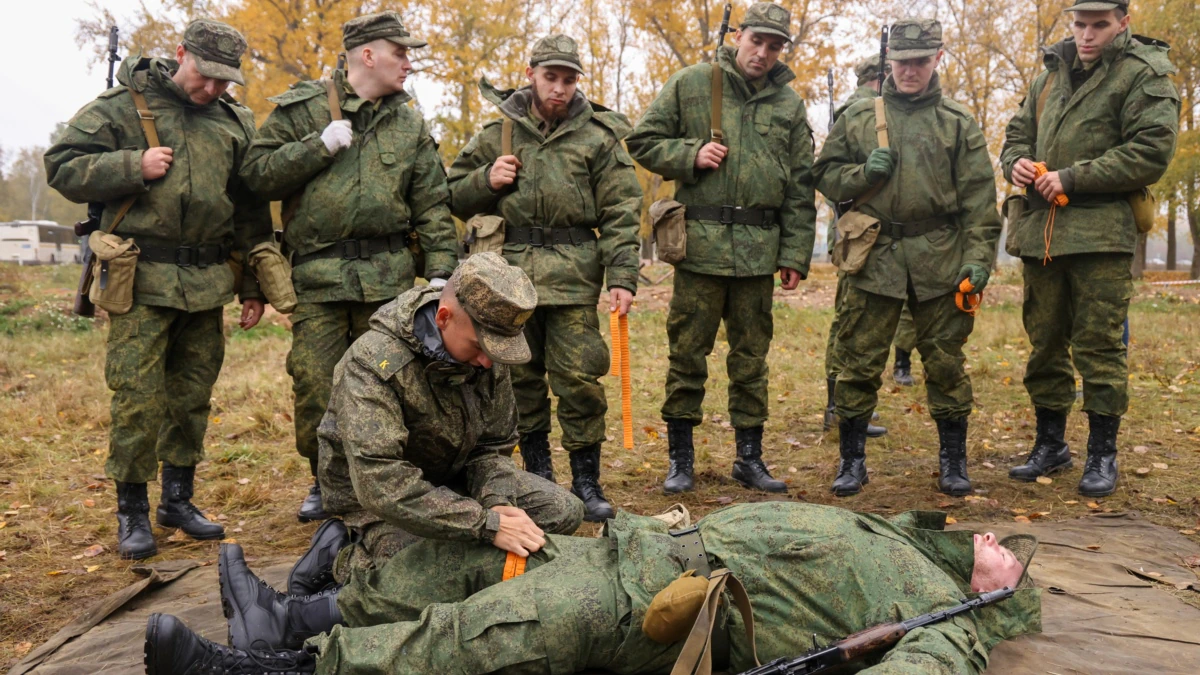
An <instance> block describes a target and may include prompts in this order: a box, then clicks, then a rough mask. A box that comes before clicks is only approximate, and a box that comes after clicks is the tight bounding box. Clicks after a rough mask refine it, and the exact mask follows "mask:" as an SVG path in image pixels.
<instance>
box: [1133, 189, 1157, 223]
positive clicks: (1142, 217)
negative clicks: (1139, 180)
mask: <svg viewBox="0 0 1200 675" xmlns="http://www.w3.org/2000/svg"><path fill="white" fill-rule="evenodd" d="M1157 207H1158V203H1157V200H1155V198H1154V193H1153V192H1151V191H1150V189H1149V188H1141V189H1140V190H1134V191H1133V192H1130V193H1129V209H1130V210H1131V211H1133V224H1134V225H1137V231H1138V232H1140V233H1142V234H1146V233H1147V232H1149V231H1150V230H1151V229H1152V228H1153V227H1154V213H1155V211H1157V210H1158V209H1157Z"/></svg>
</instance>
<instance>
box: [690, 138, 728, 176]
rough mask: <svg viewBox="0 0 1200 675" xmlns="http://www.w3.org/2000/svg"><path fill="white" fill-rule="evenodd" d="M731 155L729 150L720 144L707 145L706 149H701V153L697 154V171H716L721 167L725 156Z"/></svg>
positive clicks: (705, 145)
mask: <svg viewBox="0 0 1200 675" xmlns="http://www.w3.org/2000/svg"><path fill="white" fill-rule="evenodd" d="M727 154H729V148H727V147H725V146H723V145H721V144H720V143H705V144H704V147H702V148H700V152H698V153H696V168H697V169H701V170H703V169H715V168H717V167H719V166H721V162H722V161H724V159H725V155H727Z"/></svg>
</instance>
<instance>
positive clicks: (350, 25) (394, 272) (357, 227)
mask: <svg viewBox="0 0 1200 675" xmlns="http://www.w3.org/2000/svg"><path fill="white" fill-rule="evenodd" d="M343 35H344V37H343V44H344V46H345V47H346V49H351V48H353V47H356V46H358V45H361V44H365V43H367V42H370V41H372V40H377V39H381V38H386V39H389V40H394V41H395V42H397V43H400V44H402V45H404V46H409V47H420V46H424V44H425V43H424V42H421V41H419V40H416V39H415V38H412V37H410V36H409V34H408V32H407V31H405V30H404V26H403V25H401V23H400V20H399V17H398V15H396V13H395V12H383V13H380V14H371V15H367V16H363V17H359V18H356V19H353V20H351V21H349V22H347V23H346V25H345V26H344V27H343ZM333 82H334V85H335V90H336V92H337V95H338V98H339V100H340V103H341V109H342V115H343V116H344V119H346V120H349V121H350V122H351V124H352V127H353V131H354V139H355V140H354V142H353V143H352V144H351V146H350V147H348V148H343V149H341V150H339V151H338V152H337V153H336V154H332V153H330V151H329V150H328V149H327V148H326V146H325V144H324V143H323V142H322V140H321V131H322V130H323V129H325V127H326V126H327V125H329V124H330V121H331V119H332V118H331V116H330V112H329V98H328V96H327V92H326V88H325V85H324V83H323V82H320V81H317V82H300V83H298V84H296V85H293V86H292V88H291V89H290V90H289V91H287V92H284V93H283V94H280V95H279V96H275V97H273V98H271V99H270V100H271V101H272V102H273V103H275V104H276V106H277V107H276V108H275V110H274V111H273V112H272V113H271V115H270V116H269V117H268V118H267V121H266V122H265V123H264V124H263V126H262V128H261V129H260V130H259V133H258V138H257V139H256V140H255V142H254V145H253V146H252V147H251V149H250V153H249V155H248V157H247V161H246V166H245V168H244V169H243V170H242V176H243V178H244V179H245V180H246V182H247V184H249V185H250V186H251V187H252V188H254V190H256V191H257V192H258V193H259V194H261V195H262V196H264V197H266V198H269V199H272V200H281V201H283V202H284V212H285V213H286V214H288V215H289V216H290V219H289V222H288V223H286V227H285V230H284V238H283V243H284V247H285V251H286V252H289V253H291V254H292V255H293V258H292V262H293V264H294V269H293V272H292V281H293V283H294V285H295V288H296V297H297V299H298V300H299V305H298V306H297V308H296V311H295V313H294V314H293V316H292V350H291V352H290V353H289V354H288V359H287V371H288V374H289V375H291V377H292V389H293V391H294V392H295V396H296V403H295V416H294V417H295V425H296V450H297V451H298V452H299V453H300V455H301V456H303V457H306V458H308V459H309V460H310V461H312V462H314V463H315V462H316V459H317V425H318V424H319V423H320V421H321V416H322V415H323V414H325V406H326V404H327V403H328V401H329V389H330V380H331V379H332V376H333V367H334V365H336V364H337V362H338V359H340V358H341V356H342V354H344V353H345V352H346V349H348V348H349V347H350V343H352V342H353V341H354V340H356V339H358V338H359V337H361V336H362V335H363V334H364V333H365V332H366V330H367V321H368V319H369V318H370V317H371V315H372V314H373V313H374V312H375V310H377V309H379V308H380V307H381V306H382V305H383V304H384V303H385V302H387V301H389V300H391V299H393V298H395V297H396V296H397V295H399V294H400V293H402V292H404V291H406V290H408V289H409V288H412V286H413V279H414V277H415V276H416V275H417V274H424V276H425V278H427V279H432V278H437V277H442V278H445V277H448V276H449V275H450V273H451V272H452V271H453V270H454V265H455V263H456V258H455V245H454V238H455V233H454V224H453V222H452V221H451V218H450V210H449V208H448V207H447V202H448V199H449V194H448V192H447V189H446V176H445V172H444V170H443V169H442V165H441V158H440V157H439V155H438V152H437V144H436V143H435V142H434V140H433V138H432V137H431V136H430V134H429V129H428V127H427V125H426V123H425V120H424V118H423V117H421V114H420V113H419V112H418V111H416V110H414V109H413V108H412V107H410V106H409V105H408V102H409V100H410V97H409V95H408V94H407V93H406V92H404V91H399V92H396V93H394V94H390V95H388V96H384V97H383V98H381V99H379V100H378V101H368V100H366V99H363V98H360V97H359V96H358V95H357V94H355V92H354V89H353V88H352V87H351V86H350V83H349V80H348V79H347V72H346V71H344V70H338V71H336V72H335V73H334V74H333ZM410 233H415V234H416V237H417V239H418V240H419V242H420V246H421V250H422V251H424V253H425V256H424V257H425V269H424V270H418V269H416V266H415V260H414V256H413V254H412V253H411V252H410V251H409V249H408V247H407V244H408V242H409V236H410ZM322 256H324V257H322ZM302 518H304V519H309V518H307V517H304V516H303V514H302Z"/></svg>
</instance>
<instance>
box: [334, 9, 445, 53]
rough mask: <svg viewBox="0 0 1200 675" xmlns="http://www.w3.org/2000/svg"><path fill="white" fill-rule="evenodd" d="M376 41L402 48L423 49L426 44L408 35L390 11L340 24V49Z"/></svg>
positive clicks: (394, 14)
mask: <svg viewBox="0 0 1200 675" xmlns="http://www.w3.org/2000/svg"><path fill="white" fill-rule="evenodd" d="M376 40H390V41H391V42H395V43H396V44H398V45H400V46H402V47H424V46H425V45H426V44H428V43H427V42H425V41H424V40H418V39H417V38H415V37H413V36H412V35H410V34H409V32H408V31H407V30H406V29H405V28H404V22H402V21H401V20H400V15H399V14H397V13H396V12H393V11H390V10H389V11H386V12H377V13H375V14H364V15H362V16H360V17H356V18H354V19H350V20H349V21H347V22H346V23H344V24H342V47H344V48H345V49H347V50H350V49H354V48H355V47H359V46H362V45H365V44H367V43H368V42H374V41H376Z"/></svg>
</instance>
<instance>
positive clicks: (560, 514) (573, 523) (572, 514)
mask: <svg viewBox="0 0 1200 675" xmlns="http://www.w3.org/2000/svg"><path fill="white" fill-rule="evenodd" d="M584 513H585V509H584V508H583V501H582V500H580V499H579V498H578V497H576V496H575V495H573V494H571V493H570V492H567V491H566V490H563V491H562V498H561V499H560V500H559V503H558V504H557V508H556V509H555V513H554V514H553V517H552V518H551V522H550V523H547V525H545V526H543V527H542V529H543V530H545V531H546V532H549V533H550V534H573V533H574V532H575V530H578V529H579V526H580V525H582V524H583V516H584Z"/></svg>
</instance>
